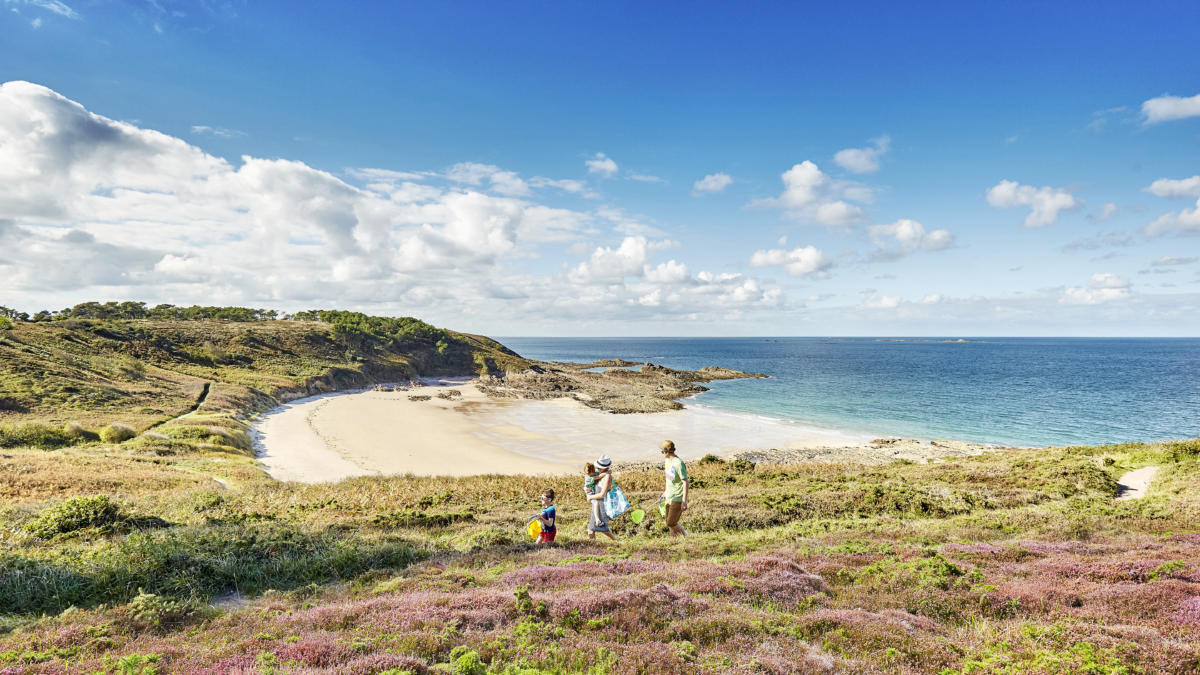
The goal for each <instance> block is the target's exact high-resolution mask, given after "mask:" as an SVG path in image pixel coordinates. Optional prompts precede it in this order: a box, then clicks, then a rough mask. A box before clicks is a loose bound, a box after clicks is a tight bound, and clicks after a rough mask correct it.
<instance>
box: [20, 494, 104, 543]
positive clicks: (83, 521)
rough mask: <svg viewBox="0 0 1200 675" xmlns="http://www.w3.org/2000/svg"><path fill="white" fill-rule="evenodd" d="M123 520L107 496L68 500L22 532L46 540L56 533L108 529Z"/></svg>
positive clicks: (47, 512)
mask: <svg viewBox="0 0 1200 675" xmlns="http://www.w3.org/2000/svg"><path fill="white" fill-rule="evenodd" d="M127 520H128V517H127V516H126V515H125V514H124V513H123V512H122V510H121V507H120V505H118V504H117V503H116V502H114V501H113V500H112V498H111V497H109V496H108V495H96V496H95V497H71V498H70V499H68V500H66V501H65V502H63V503H61V504H59V505H58V506H55V507H52V508H50V509H49V510H47V511H46V512H45V513H43V514H42V515H41V516H40V517H39V518H38V519H37V520H35V521H33V522H32V523H29V524H28V525H26V526H25V531H26V532H28V533H30V534H32V535H33V536H35V537H40V538H42V539H50V538H51V537H53V536H55V535H58V534H65V533H67V532H75V531H76V530H82V529H84V528H87V527H97V528H104V529H111V528H112V527H113V526H114V525H116V524H119V523H123V522H126V521H127Z"/></svg>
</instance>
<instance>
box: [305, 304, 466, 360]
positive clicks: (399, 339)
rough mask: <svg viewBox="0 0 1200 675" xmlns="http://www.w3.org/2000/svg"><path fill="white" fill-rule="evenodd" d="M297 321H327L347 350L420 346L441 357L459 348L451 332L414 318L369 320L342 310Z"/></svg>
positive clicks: (319, 312)
mask: <svg viewBox="0 0 1200 675" xmlns="http://www.w3.org/2000/svg"><path fill="white" fill-rule="evenodd" d="M295 319H296V320H297V321H324V322H325V323H328V324H329V325H330V335H331V336H332V337H333V339H335V340H337V341H338V342H340V343H341V344H343V345H345V347H346V348H347V349H351V350H355V351H365V350H369V349H371V348H394V349H403V348H406V347H413V346H416V345H418V344H421V345H425V346H428V347H432V348H433V349H434V350H436V352H437V353H438V354H439V355H442V356H444V355H446V353H447V352H448V351H449V350H450V349H451V348H452V347H453V346H454V345H457V344H459V340H458V339H457V338H456V337H455V336H454V335H453V334H452V333H450V332H449V331H445V330H442V329H440V328H435V327H433V326H431V325H429V324H427V323H425V322H424V321H421V320H420V319H414V318H412V317H407V316H402V317H385V316H369V315H366V314H363V313H361V312H346V311H341V310H316V309H314V310H309V311H306V312H298V313H297V314H296V316H295Z"/></svg>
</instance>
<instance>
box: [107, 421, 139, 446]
mask: <svg viewBox="0 0 1200 675" xmlns="http://www.w3.org/2000/svg"><path fill="white" fill-rule="evenodd" d="M135 436H137V432H136V431H134V430H133V427H131V426H129V425H128V424H121V423H119V422H114V423H112V424H110V425H108V426H106V427H104V428H103V429H101V430H100V440H102V441H104V442H105V443H124V442H125V441H128V440H129V439H131V438H134V437H135Z"/></svg>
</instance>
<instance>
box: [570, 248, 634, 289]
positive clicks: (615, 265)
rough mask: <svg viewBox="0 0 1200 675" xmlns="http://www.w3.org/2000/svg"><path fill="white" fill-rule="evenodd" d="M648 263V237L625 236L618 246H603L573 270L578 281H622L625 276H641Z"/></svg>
mask: <svg viewBox="0 0 1200 675" xmlns="http://www.w3.org/2000/svg"><path fill="white" fill-rule="evenodd" d="M645 265H646V238H645V237H625V239H624V240H622V241H621V245H620V246H618V247H616V248H608V247H604V246H601V247H599V248H597V249H596V250H595V251H593V252H592V256H591V259H590V260H588V261H587V262H582V263H579V265H578V266H577V267H576V268H575V269H573V270H571V275H570V276H571V280H572V281H576V282H587V281H602V282H609V283H613V282H620V281H621V280H623V279H624V278H625V277H630V276H641V275H642V273H643V270H644V268H645Z"/></svg>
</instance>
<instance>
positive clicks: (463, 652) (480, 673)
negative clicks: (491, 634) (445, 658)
mask: <svg viewBox="0 0 1200 675" xmlns="http://www.w3.org/2000/svg"><path fill="white" fill-rule="evenodd" d="M450 672H451V673H454V675H486V674H487V664H486V663H484V662H483V660H482V659H480V658H479V653H478V652H475V651H472V650H471V649H470V648H468V647H464V646H459V647H455V648H454V649H453V650H451V652H450Z"/></svg>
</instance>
